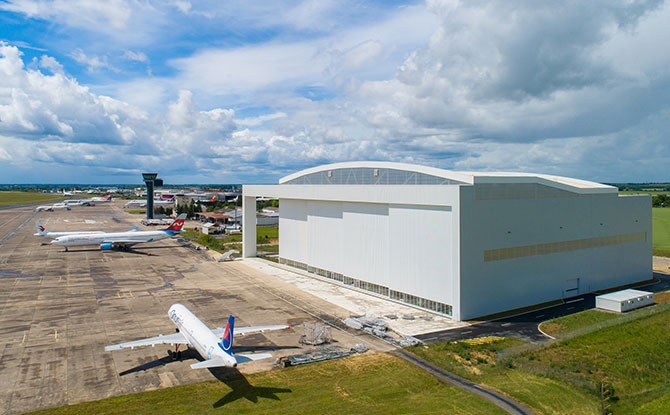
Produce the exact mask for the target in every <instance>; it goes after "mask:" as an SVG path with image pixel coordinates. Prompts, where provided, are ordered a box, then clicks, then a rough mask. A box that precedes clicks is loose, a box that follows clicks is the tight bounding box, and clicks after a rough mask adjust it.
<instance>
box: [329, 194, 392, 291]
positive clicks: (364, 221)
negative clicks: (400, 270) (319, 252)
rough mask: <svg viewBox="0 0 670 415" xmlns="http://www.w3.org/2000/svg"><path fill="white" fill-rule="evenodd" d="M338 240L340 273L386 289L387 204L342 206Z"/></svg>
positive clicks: (387, 257)
mask: <svg viewBox="0 0 670 415" xmlns="http://www.w3.org/2000/svg"><path fill="white" fill-rule="evenodd" d="M341 239H342V242H343V246H342V251H341V255H340V258H341V263H342V271H341V272H342V274H344V275H348V276H350V277H352V278H356V279H360V280H364V281H368V282H373V283H375V284H380V285H384V286H387V287H388V285H389V282H390V281H389V207H388V205H383V204H367V203H345V204H344V212H343V221H342V226H341Z"/></svg>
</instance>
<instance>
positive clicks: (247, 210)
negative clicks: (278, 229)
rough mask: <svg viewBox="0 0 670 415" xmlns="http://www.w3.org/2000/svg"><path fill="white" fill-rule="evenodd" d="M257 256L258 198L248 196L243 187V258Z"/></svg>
mask: <svg viewBox="0 0 670 415" xmlns="http://www.w3.org/2000/svg"><path fill="white" fill-rule="evenodd" d="M255 256H256V196H246V195H245V194H244V187H242V257H244V258H252V257H255Z"/></svg>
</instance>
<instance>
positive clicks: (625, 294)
mask: <svg viewBox="0 0 670 415" xmlns="http://www.w3.org/2000/svg"><path fill="white" fill-rule="evenodd" d="M651 304H654V293H650V292H646V291H639V290H630V289H629V290H623V291H616V292H613V293H609V294H603V295H599V296H597V297H596V308H600V309H603V310H608V311H616V312H617V313H624V312H626V311H630V310H634V309H636V308H640V307H645V306H648V305H651Z"/></svg>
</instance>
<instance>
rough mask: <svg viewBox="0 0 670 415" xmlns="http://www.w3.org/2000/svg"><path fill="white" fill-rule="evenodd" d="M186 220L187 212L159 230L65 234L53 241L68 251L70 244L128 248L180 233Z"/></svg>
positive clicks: (104, 248)
mask: <svg viewBox="0 0 670 415" xmlns="http://www.w3.org/2000/svg"><path fill="white" fill-rule="evenodd" d="M184 220H186V213H182V214H181V215H179V216H178V217H177V219H175V221H174V222H172V225H170V226H168V227H167V228H165V229H161V230H158V231H130V232H109V233H107V232H103V233H88V234H78V235H65V236H60V237H58V238H56V239H54V240H53V241H51V243H52V244H53V245H60V246H64V247H65V250H66V251H67V248H68V247H70V246H86V245H99V246H100V250H102V251H106V250H109V249H122V250H126V249H128V248H130V247H131V246H133V245H135V244H139V243H146V242H152V241H159V240H161V239H165V238H169V237H171V236H174V235H175V234H178V233H180V232H181V228H182V227H183V226H184Z"/></svg>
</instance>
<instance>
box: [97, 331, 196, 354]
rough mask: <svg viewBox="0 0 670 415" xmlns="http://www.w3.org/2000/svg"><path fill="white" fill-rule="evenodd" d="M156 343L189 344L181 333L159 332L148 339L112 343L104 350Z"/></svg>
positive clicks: (109, 350)
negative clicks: (164, 333)
mask: <svg viewBox="0 0 670 415" xmlns="http://www.w3.org/2000/svg"><path fill="white" fill-rule="evenodd" d="M157 344H189V343H188V340H186V337H184V335H183V334H181V333H175V334H166V335H163V334H160V335H158V336H156V337H149V338H148V339H140V340H133V341H131V342H125V343H119V344H113V345H111V346H105V351H106V352H111V351H112V350H121V349H127V348H131V349H134V348H135V347H140V346H152V347H153V346H155V345H157Z"/></svg>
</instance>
